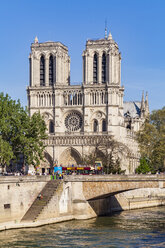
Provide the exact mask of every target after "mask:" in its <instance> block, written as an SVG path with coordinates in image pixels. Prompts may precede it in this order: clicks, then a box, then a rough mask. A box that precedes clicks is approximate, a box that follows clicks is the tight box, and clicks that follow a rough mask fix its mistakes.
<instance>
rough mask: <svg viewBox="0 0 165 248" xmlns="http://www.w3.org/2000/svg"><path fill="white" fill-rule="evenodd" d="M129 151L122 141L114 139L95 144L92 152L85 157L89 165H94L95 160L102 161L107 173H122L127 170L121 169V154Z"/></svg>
mask: <svg viewBox="0 0 165 248" xmlns="http://www.w3.org/2000/svg"><path fill="white" fill-rule="evenodd" d="M124 152H126V153H128V148H127V147H126V146H125V145H124V144H123V143H121V142H118V141H115V140H113V139H111V140H109V141H106V142H105V141H104V142H100V143H99V144H97V145H96V146H95V149H94V151H93V152H92V153H90V154H89V155H87V156H86V157H85V158H84V162H85V163H86V164H87V165H94V164H95V161H98V160H99V161H102V164H103V170H104V172H105V173H106V174H110V173H112V174H121V173H124V172H125V171H123V170H121V165H120V158H119V154H123V153H124Z"/></svg>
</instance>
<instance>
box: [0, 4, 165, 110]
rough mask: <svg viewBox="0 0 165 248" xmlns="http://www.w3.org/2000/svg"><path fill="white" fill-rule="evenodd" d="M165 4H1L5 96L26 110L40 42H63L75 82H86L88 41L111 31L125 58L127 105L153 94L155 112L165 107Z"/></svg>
mask: <svg viewBox="0 0 165 248" xmlns="http://www.w3.org/2000/svg"><path fill="white" fill-rule="evenodd" d="M164 13H165V1H164V0H1V1H0V37H1V38H0V55H1V59H0V91H3V92H5V93H8V94H9V95H10V96H11V97H12V98H13V99H18V98H19V99H20V100H21V103H22V105H24V106H25V105H27V98H26V87H27V85H28V82H29V68H28V56H29V53H30V45H31V43H32V42H33V41H34V38H35V36H36V35H37V37H38V39H39V42H44V41H48V40H52V41H61V42H62V43H63V44H65V45H66V46H68V49H69V55H70V57H71V82H81V81H82V51H83V50H84V48H85V43H86V40H87V39H90V38H103V37H104V28H105V19H107V28H108V31H109V30H110V31H111V33H112V36H113V38H114V40H115V41H116V42H117V43H118V45H119V49H120V51H121V54H122V72H121V73H122V85H124V86H125V97H124V100H125V101H135V100H141V95H142V91H143V90H144V92H146V91H148V94H149V104H150V110H153V109H159V108H162V107H163V106H165V14H164Z"/></svg>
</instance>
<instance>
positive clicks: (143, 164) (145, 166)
mask: <svg viewBox="0 0 165 248" xmlns="http://www.w3.org/2000/svg"><path fill="white" fill-rule="evenodd" d="M150 171H151V168H150V166H149V163H148V162H147V160H146V158H141V159H140V165H139V166H138V167H137V168H136V170H135V172H136V173H138V174H141V173H142V174H146V173H148V172H150Z"/></svg>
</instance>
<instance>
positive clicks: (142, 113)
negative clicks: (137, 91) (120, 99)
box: [140, 91, 145, 117]
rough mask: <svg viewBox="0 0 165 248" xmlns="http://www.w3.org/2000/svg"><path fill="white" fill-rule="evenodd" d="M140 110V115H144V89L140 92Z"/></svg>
mask: <svg viewBox="0 0 165 248" xmlns="http://www.w3.org/2000/svg"><path fill="white" fill-rule="evenodd" d="M140 110H141V113H140V116H141V117H144V115H145V102H144V91H143V93H142V100H141V108H140Z"/></svg>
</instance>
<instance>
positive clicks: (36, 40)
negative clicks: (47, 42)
mask: <svg viewBox="0 0 165 248" xmlns="http://www.w3.org/2000/svg"><path fill="white" fill-rule="evenodd" d="M34 43H35V44H36V43H38V38H37V36H36V37H35V39H34Z"/></svg>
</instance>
